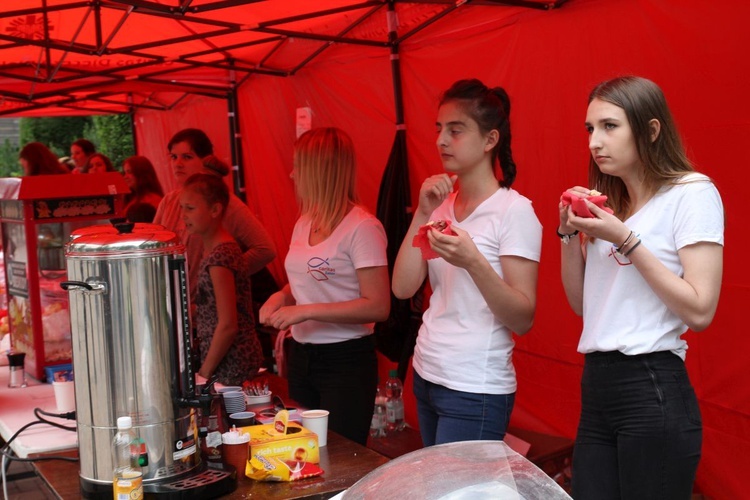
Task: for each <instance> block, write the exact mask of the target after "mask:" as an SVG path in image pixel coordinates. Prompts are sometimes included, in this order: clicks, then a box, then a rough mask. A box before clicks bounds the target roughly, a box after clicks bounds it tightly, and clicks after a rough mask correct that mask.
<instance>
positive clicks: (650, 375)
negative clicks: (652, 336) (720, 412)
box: [573, 352, 702, 500]
mask: <svg viewBox="0 0 750 500" xmlns="http://www.w3.org/2000/svg"><path fill="white" fill-rule="evenodd" d="M701 441H702V426H701V417H700V411H699V409H698V400H697V399H696V397H695V392H694V391H693V387H692V386H691V385H690V380H689V379H688V375H687V371H686V369H685V363H683V361H682V360H681V359H680V358H679V357H678V356H676V355H675V354H672V353H671V352H655V353H650V354H641V355H637V356H626V355H624V354H622V353H620V352H598V353H591V354H587V355H586V361H585V364H584V368H583V378H582V380H581V420H580V422H579V424H578V435H577V436H576V444H575V451H574V453H573V498H575V499H576V500H588V499H595V500H608V499H638V500H648V499H659V500H665V499H689V498H690V496H691V493H692V488H693V480H694V479H695V471H696V469H697V468H698V461H699V460H700V455H701Z"/></svg>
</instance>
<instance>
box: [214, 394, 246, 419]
mask: <svg viewBox="0 0 750 500" xmlns="http://www.w3.org/2000/svg"><path fill="white" fill-rule="evenodd" d="M219 393H220V394H221V396H222V397H223V398H224V408H225V409H226V411H227V415H231V414H232V413H239V412H243V411H245V393H244V392H242V388H241V387H222V388H221V389H219Z"/></svg>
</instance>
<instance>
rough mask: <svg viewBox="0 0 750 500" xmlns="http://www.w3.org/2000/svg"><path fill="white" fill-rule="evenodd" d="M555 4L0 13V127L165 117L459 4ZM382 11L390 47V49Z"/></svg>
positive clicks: (347, 1)
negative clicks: (155, 113)
mask: <svg viewBox="0 0 750 500" xmlns="http://www.w3.org/2000/svg"><path fill="white" fill-rule="evenodd" d="M563 2H564V0H557V1H551V0H509V1H488V0H485V1H481V2H479V1H474V2H471V1H470V0H466V1H457V2H456V1H445V0H443V1H440V0H437V1H424V0H423V1H399V0H393V1H392V2H388V1H386V0H370V1H354V0H316V1H310V0H267V1H262V0H94V1H71V0H13V1H4V2H2V5H1V6H0V99H2V101H1V102H0V116H3V115H6V116H7V115H16V116H18V115H27V116H28V115H71V114H92V113H123V112H128V111H130V110H131V109H132V107H148V108H157V109H169V108H170V107H172V106H174V105H175V104H176V103H177V102H178V101H179V100H180V99H181V98H182V97H183V96H184V95H185V94H186V93H193V94H201V95H208V96H217V97H223V96H225V95H227V93H228V92H230V91H231V90H232V89H234V88H235V87H236V86H237V85H239V84H241V83H242V82H243V81H244V80H246V79H247V78H249V77H250V76H251V75H253V74H271V75H278V76H289V75H292V74H294V73H295V72H296V71H298V70H299V69H300V68H301V67H303V66H304V65H305V64H306V63H308V62H309V61H311V60H313V59H314V58H316V57H317V56H318V55H319V54H320V53H322V52H323V51H325V49H326V48H328V47H329V46H330V45H331V44H332V43H346V44H353V45H365V46H375V47H383V49H384V50H385V49H387V48H388V47H389V46H391V45H397V44H398V43H400V42H401V41H402V40H404V39H406V38H408V37H409V36H411V34H413V33H416V32H418V31H419V30H420V29H422V28H424V27H427V26H429V25H431V24H432V23H433V22H435V21H439V20H441V19H442V18H443V17H444V16H445V15H447V14H450V13H452V12H453V11H456V10H459V9H461V8H463V7H464V6H465V5H469V4H481V5H495V6H498V7H499V8H504V9H510V10H512V9H521V10H526V9H528V8H539V9H550V8H554V7H556V6H559V5H561V4H562V3H563ZM389 3H392V4H393V7H394V9H395V12H396V14H397V19H398V21H397V22H398V33H399V35H400V38H399V39H396V40H393V41H390V42H389V37H388V19H389V14H388V10H389Z"/></svg>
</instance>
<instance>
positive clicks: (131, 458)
mask: <svg viewBox="0 0 750 500" xmlns="http://www.w3.org/2000/svg"><path fill="white" fill-rule="evenodd" d="M139 448H140V447H139V445H138V439H137V438H136V435H135V432H134V431H133V420H132V419H131V418H130V417H120V418H118V419H117V434H115V438H114V439H113V440H112V465H113V466H114V480H113V481H112V490H113V492H114V500H143V471H142V470H141V466H140V465H139V464H138V459H139V455H140V449H139Z"/></svg>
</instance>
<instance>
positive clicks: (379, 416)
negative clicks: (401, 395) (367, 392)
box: [370, 387, 386, 438]
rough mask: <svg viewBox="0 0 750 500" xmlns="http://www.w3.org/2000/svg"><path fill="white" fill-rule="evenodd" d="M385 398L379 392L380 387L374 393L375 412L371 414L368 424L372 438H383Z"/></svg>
mask: <svg viewBox="0 0 750 500" xmlns="http://www.w3.org/2000/svg"><path fill="white" fill-rule="evenodd" d="M385 413H386V412H385V396H383V394H382V393H381V392H380V387H378V388H377V389H376V391H375V410H373V412H372V422H370V436H371V437H373V438H380V437H385V429H386V415H385Z"/></svg>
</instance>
